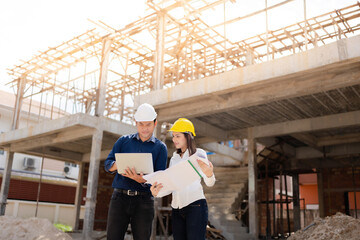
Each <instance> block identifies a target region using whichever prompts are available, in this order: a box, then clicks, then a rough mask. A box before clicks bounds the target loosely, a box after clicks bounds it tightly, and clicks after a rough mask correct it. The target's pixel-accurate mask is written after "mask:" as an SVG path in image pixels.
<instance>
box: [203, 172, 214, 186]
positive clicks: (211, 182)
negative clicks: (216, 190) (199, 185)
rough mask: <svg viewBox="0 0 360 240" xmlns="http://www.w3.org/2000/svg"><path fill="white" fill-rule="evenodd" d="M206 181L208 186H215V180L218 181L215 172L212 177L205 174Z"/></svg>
mask: <svg viewBox="0 0 360 240" xmlns="http://www.w3.org/2000/svg"><path fill="white" fill-rule="evenodd" d="M203 178H204V182H205V184H206V186H208V187H212V186H214V185H215V181H216V179H215V174H214V173H213V175H212V176H211V177H209V178H208V177H207V176H206V175H205V174H204V177H203Z"/></svg>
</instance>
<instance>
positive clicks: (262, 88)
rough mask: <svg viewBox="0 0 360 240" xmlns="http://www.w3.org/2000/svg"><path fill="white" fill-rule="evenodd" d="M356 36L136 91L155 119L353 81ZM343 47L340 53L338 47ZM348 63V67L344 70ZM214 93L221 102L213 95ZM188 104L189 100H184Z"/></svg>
mask: <svg viewBox="0 0 360 240" xmlns="http://www.w3.org/2000/svg"><path fill="white" fill-rule="evenodd" d="M359 41H360V36H355V37H352V38H348V39H346V40H341V43H340V42H339V41H338V42H335V43H331V44H327V45H325V46H322V47H319V48H314V49H311V50H309V51H306V52H302V53H298V54H294V55H291V56H286V57H283V58H280V59H275V60H273V61H270V62H265V63H261V64H255V65H250V66H246V67H244V68H239V69H236V70H233V71H229V72H226V73H222V74H218V75H214V76H210V77H206V78H203V79H199V80H195V81H189V82H186V83H183V84H179V85H176V86H174V87H172V88H168V89H163V90H157V91H152V92H150V93H148V94H144V95H140V96H138V97H137V98H136V99H135V101H136V102H138V103H141V102H149V103H150V104H152V105H154V106H155V108H156V109H157V110H158V119H159V120H161V121H170V120H174V119H176V118H178V117H180V115H181V116H183V117H188V118H191V117H196V116H203V115H207V114H211V113H216V112H219V111H224V110H231V109H235V108H242V107H248V106H254V105H258V104H263V103H266V102H269V101H276V100H281V99H284V98H290V97H297V96H303V95H308V94H311V93H316V92H320V91H328V90H332V89H336V88H339V87H345V86H351V85H355V84H358V79H359V76H360V71H359V67H358V65H359V59H360V50H359V46H358V45H359V44H358V42H359ZM339 47H341V48H342V49H346V52H347V53H348V54H347V55H346V56H339V53H338V48H339ZM348 68H351V71H344V69H348ZM214 94H216V95H218V96H219V97H221V98H222V99H224V101H222V102H219V101H217V99H216V98H214ZM189 103H191V104H189Z"/></svg>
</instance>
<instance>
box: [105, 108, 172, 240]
mask: <svg viewBox="0 0 360 240" xmlns="http://www.w3.org/2000/svg"><path fill="white" fill-rule="evenodd" d="M156 116H157V114H156V112H155V110H154V108H153V106H151V105H150V104H147V103H144V104H142V105H140V106H139V107H138V109H137V111H136V113H135V115H134V117H135V121H136V127H137V133H135V134H130V135H126V136H122V137H120V138H119V139H118V140H117V141H116V143H115V144H114V146H113V149H112V150H111V152H110V153H109V156H108V157H107V159H106V161H105V171H107V172H110V173H112V174H115V177H114V180H113V183H112V187H113V188H114V192H113V194H112V197H111V201H110V207H109V212H108V221H107V239H108V240H112V239H117V240H118V239H124V236H125V233H126V230H127V228H128V225H129V223H130V224H131V230H132V233H133V237H134V240H149V239H150V236H151V228H152V221H153V218H154V198H153V197H152V195H151V192H150V187H149V186H146V185H145V184H143V183H145V182H146V181H145V179H144V178H143V177H142V176H143V175H142V173H141V174H137V173H136V169H134V168H132V169H129V168H128V169H126V173H124V174H118V173H117V167H116V164H115V153H151V154H152V157H153V165H154V171H158V170H164V169H165V168H166V161H167V149H166V145H165V144H164V143H163V142H161V141H160V140H158V139H157V138H155V137H154V136H153V132H154V129H155V127H156V124H157V121H156Z"/></svg>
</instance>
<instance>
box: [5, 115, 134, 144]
mask: <svg viewBox="0 0 360 240" xmlns="http://www.w3.org/2000/svg"><path fill="white" fill-rule="evenodd" d="M74 126H81V127H87V128H94V129H95V128H98V127H100V126H101V127H102V128H103V129H104V131H105V132H110V133H113V134H117V135H125V134H130V133H133V132H135V131H136V128H135V127H134V126H132V125H129V124H125V123H122V122H119V121H116V120H113V119H109V118H106V117H95V116H90V115H88V114H84V113H77V114H73V115H70V116H66V117H62V118H58V119H54V120H46V121H43V122H41V123H39V124H37V125H35V126H31V127H28V128H22V129H16V130H13V131H9V132H5V133H1V134H0V146H6V145H8V144H10V143H12V142H16V141H20V140H23V139H27V138H29V137H35V136H39V135H45V134H46V135H50V134H53V133H58V132H61V131H63V130H65V129H67V128H71V127H74Z"/></svg>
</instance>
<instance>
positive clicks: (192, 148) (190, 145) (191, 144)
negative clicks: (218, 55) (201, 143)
mask: <svg viewBox="0 0 360 240" xmlns="http://www.w3.org/2000/svg"><path fill="white" fill-rule="evenodd" d="M182 134H184V135H185V138H186V144H187V150H188V151H189V156H191V155H193V154H194V153H195V152H196V144H195V139H194V137H193V136H191V133H182ZM176 153H177V154H181V149H180V148H179V149H176Z"/></svg>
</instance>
